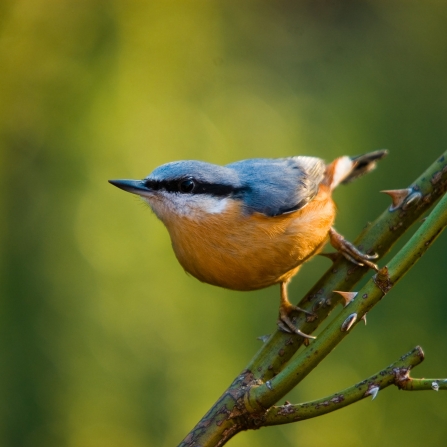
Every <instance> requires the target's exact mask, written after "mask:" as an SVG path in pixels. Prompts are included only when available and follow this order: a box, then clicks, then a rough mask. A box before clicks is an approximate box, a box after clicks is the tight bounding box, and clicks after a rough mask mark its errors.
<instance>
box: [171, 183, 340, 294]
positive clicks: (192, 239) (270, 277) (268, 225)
mask: <svg viewBox="0 0 447 447" xmlns="http://www.w3.org/2000/svg"><path fill="white" fill-rule="evenodd" d="M230 203H231V205H228V206H227V208H226V209H225V210H224V211H223V212H222V213H219V214H208V213H201V214H200V213H199V214H195V215H194V217H193V218H191V217H185V216H180V217H179V216H177V217H176V218H175V219H172V220H170V221H169V222H165V225H166V227H167V228H168V231H169V233H170V236H171V240H172V246H173V248H174V252H175V254H176V256H177V259H178V260H179V262H180V264H181V265H182V266H183V268H184V269H185V270H186V271H187V272H189V273H190V274H191V275H193V276H195V277H196V278H198V279H199V280H200V281H203V282H206V283H209V284H213V285H216V286H221V287H225V288H227V289H233V290H255V289H261V288H264V287H267V286H270V285H272V284H276V283H279V282H283V281H287V280H288V279H290V278H291V277H292V276H293V275H294V274H295V273H296V272H297V271H298V269H299V267H300V265H301V264H302V263H303V262H304V261H306V260H307V259H309V258H310V257H311V256H313V255H315V254H316V253H318V252H319V251H320V250H321V249H322V247H323V245H324V243H325V242H326V240H327V235H328V231H329V229H330V227H331V226H332V224H333V221H334V217H335V205H334V203H333V201H332V199H331V197H330V192H329V190H328V188H327V187H325V186H324V185H322V186H320V191H319V193H318V195H317V196H316V197H315V198H314V199H313V200H312V201H311V202H310V203H309V204H308V205H307V206H306V207H305V208H303V209H302V210H298V211H296V212H294V213H290V214H285V215H281V216H276V217H267V216H265V215H263V214H261V213H254V214H251V215H244V213H242V212H241V210H240V206H241V205H240V203H239V202H238V201H234V202H230Z"/></svg>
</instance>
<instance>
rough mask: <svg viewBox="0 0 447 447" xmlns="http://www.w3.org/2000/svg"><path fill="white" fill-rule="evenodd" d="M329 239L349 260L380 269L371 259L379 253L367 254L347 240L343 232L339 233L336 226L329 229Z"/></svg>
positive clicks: (376, 269)
mask: <svg viewBox="0 0 447 447" xmlns="http://www.w3.org/2000/svg"><path fill="white" fill-rule="evenodd" d="M329 240H330V242H331V245H332V246H333V247H334V248H335V249H336V250H337V251H339V252H340V253H341V254H342V255H343V256H344V257H345V258H346V259H347V260H348V261H350V262H352V263H354V264H357V265H360V266H365V265H366V266H368V267H369V268H372V269H374V270H375V271H376V272H377V271H378V270H379V268H378V267H377V265H376V264H374V262H371V259H377V258H378V257H379V255H378V254H377V253H374V254H373V255H367V254H366V253H363V252H361V251H360V250H359V249H358V248H357V247H356V246H355V245H354V244H352V243H351V242H349V241H347V240H346V239H345V238H344V237H343V236H342V235H341V234H339V233H337V232H336V231H335V229H334V228H331V229H330V230H329Z"/></svg>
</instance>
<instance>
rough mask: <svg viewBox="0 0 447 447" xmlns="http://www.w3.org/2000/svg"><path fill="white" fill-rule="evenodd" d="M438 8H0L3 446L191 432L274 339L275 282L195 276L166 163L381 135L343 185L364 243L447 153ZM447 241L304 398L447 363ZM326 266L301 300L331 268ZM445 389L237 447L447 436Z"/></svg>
mask: <svg viewBox="0 0 447 447" xmlns="http://www.w3.org/2000/svg"><path fill="white" fill-rule="evenodd" d="M446 24H447V4H446V3H445V2H442V1H441V2H440V1H436V0H427V1H424V2H420V1H412V0H400V1H399V0H391V1H390V0H379V1H378V0H370V1H366V0H355V1H338V2H335V1H324V0H304V1H300V2H292V1H275V2H269V1H266V0H264V1H262V0H253V1H242V2H234V1H217V0H216V1H188V2H184V1H166V2H156V1H137V0H129V1H124V0H121V1H120V0H116V1H109V2H107V1H102V0H88V1H87V0H81V1H80V0H76V1H75V0H71V1H70V0H57V1H56V0H15V1H11V0H3V1H2V2H1V3H0V67H1V69H0V173H1V175H0V182H1V183H0V186H1V187H0V198H1V199H0V200H1V211H0V212H1V219H0V240H1V247H2V248H1V251H2V255H3V256H2V261H1V267H2V276H1V298H0V391H1V396H0V445H1V446H5V447H19V446H20V447H21V446H23V447H41V446H42V447H43V446H45V447H53V446H54V447H56V446H57V447H64V446H66V447H121V446H126V447H127V446H130V447H143V446H173V445H177V443H179V442H180V441H181V439H183V437H184V436H185V435H186V434H187V432H188V431H189V430H190V429H191V428H192V427H193V426H194V425H195V423H196V422H197V421H198V420H199V418H200V417H201V416H202V415H203V414H204V413H205V412H206V411H207V410H208V408H209V407H210V406H211V404H212V403H213V402H214V401H215V400H216V399H217V398H218V396H219V395H220V394H221V392H222V391H223V390H224V389H225V387H226V386H227V385H228V384H229V383H230V382H231V381H232V379H233V378H234V377H235V376H236V375H237V374H238V373H239V372H240V371H241V370H242V369H243V368H244V366H245V365H246V364H247V362H248V361H249V359H250V358H251V357H252V356H253V355H254V353H255V352H256V351H257V350H258V349H259V347H260V342H259V341H257V340H256V337H257V336H259V335H262V334H265V333H269V332H271V331H273V330H274V328H275V320H276V315H277V308H278V290H277V289H276V288H270V289H266V290H262V291H258V292H253V293H239V292H231V291H226V290H223V289H218V288H215V287H212V286H208V285H205V284H201V283H200V282H198V281H197V280H195V279H194V278H192V277H188V276H187V275H186V274H185V273H184V272H183V270H182V269H181V267H180V266H179V265H178V263H177V262H176V260H175V257H174V255H173V253H172V250H171V247H170V241H169V238H168V234H167V232H166V230H165V229H164V227H163V225H162V224H161V223H160V222H159V221H157V219H156V218H155V216H154V215H153V214H152V213H151V212H150V210H149V209H148V208H147V207H146V206H145V205H143V204H142V203H141V202H140V201H139V200H138V199H137V198H135V197H133V196H131V195H129V194H125V193H123V192H122V191H119V190H118V189H116V188H114V187H112V186H111V185H109V184H108V183H107V179H109V178H142V177H143V176H145V175H147V174H148V173H149V172H150V171H152V169H154V168H155V167H156V166H158V165H159V164H162V163H165V162H168V161H172V160H176V159H191V158H192V159H201V160H206V161H209V162H214V163H218V164H225V163H229V162H232V161H235V160H238V159H242V158H251V157H281V156H288V155H294V154H307V155H314V156H319V157H322V158H324V159H326V160H331V159H333V158H334V157H336V156H339V155H341V154H351V155H354V154H359V153H363V152H367V151H371V150H375V149H379V148H384V147H386V148H388V149H389V150H390V155H389V157H388V158H387V159H385V160H384V161H383V162H381V164H380V167H379V169H378V170H377V171H375V172H374V173H373V174H371V175H369V176H368V177H365V178H363V179H361V180H359V181H358V182H357V183H355V184H352V185H350V186H349V187H346V188H345V187H341V188H339V190H338V191H337V192H336V200H337V203H338V207H339V215H338V218H337V229H338V230H339V231H340V232H342V233H343V234H344V235H345V236H346V237H347V238H350V239H354V238H355V236H356V235H357V234H358V233H359V231H360V230H361V228H362V227H363V226H364V224H365V223H366V222H367V221H372V220H374V219H375V217H376V216H377V215H378V214H380V213H381V212H382V211H383V210H384V209H385V208H386V207H387V206H388V204H389V199H388V198H387V197H386V196H384V195H381V194H379V193H378V191H379V190H381V189H391V188H401V187H406V186H407V185H408V184H409V183H411V181H412V180H413V179H415V178H416V177H417V176H418V175H419V174H420V173H421V172H422V171H423V170H424V169H425V168H426V167H427V166H428V165H430V164H431V163H432V162H433V161H434V160H435V159H436V157H437V156H439V154H441V153H442V152H443V151H445V149H446V146H447V82H446V80H447V25H446ZM446 253H447V238H446V235H445V234H444V235H442V236H441V237H440V239H439V240H438V242H437V243H436V244H435V245H434V247H433V248H432V249H430V251H429V252H428V253H427V255H426V256H425V257H424V258H423V259H422V260H421V261H420V262H419V263H418V264H417V265H416V267H415V268H414V269H413V270H412V271H411V273H410V274H409V275H408V276H407V277H405V278H404V280H403V281H402V282H401V283H400V284H399V285H398V286H397V287H396V288H395V289H394V290H393V291H392V292H391V293H390V294H389V295H388V296H387V297H386V299H384V300H383V301H382V302H381V303H380V305H379V306H377V307H376V308H375V309H374V311H373V312H371V314H370V315H369V320H368V325H367V326H366V327H363V326H358V327H357V328H356V330H355V333H353V334H352V336H350V337H348V339H346V340H345V342H344V343H343V344H342V345H341V346H339V347H338V348H337V349H336V350H335V351H334V352H333V353H332V355H331V356H329V357H328V358H327V359H326V360H325V361H324V362H323V363H322V364H321V365H320V366H319V367H318V368H317V369H316V370H315V371H314V373H313V374H312V375H311V376H309V377H308V378H306V380H305V381H304V382H303V383H302V385H301V386H300V387H299V388H297V389H296V390H295V391H294V392H293V393H292V394H291V396H290V397H289V400H291V401H293V402H302V401H306V400H310V399H315V398H319V397H322V396H324V395H326V394H329V393H333V392H336V391H338V390H341V389H343V388H345V387H347V386H349V385H351V384H353V383H355V382H357V381H360V380H362V379H363V378H365V377H367V376H369V375H371V374H373V373H374V372H376V371H378V370H379V369H382V368H383V367H385V366H386V365H388V364H389V363H391V362H392V361H395V360H396V359H397V358H398V357H399V356H400V355H401V354H404V353H405V352H407V351H408V350H410V349H411V348H412V347H413V346H415V345H416V344H421V345H422V347H423V348H424V350H425V352H426V354H427V359H426V361H425V362H424V364H422V365H421V366H420V367H418V368H417V370H415V371H414V376H419V377H424V376H425V377H445V376H447V328H446V324H445V321H446V319H447V303H446V301H447V293H446V289H447V280H446V268H447V267H446ZM329 265H330V264H329V261H328V260H327V259H324V258H321V257H319V258H318V259H315V260H313V261H311V262H310V263H308V264H307V265H306V266H305V267H304V268H303V269H302V271H301V274H300V275H298V276H297V277H296V278H295V280H294V281H293V284H292V286H291V288H290V293H291V296H292V297H294V300H295V301H298V299H299V298H300V297H302V296H303V295H304V293H305V292H306V291H307V290H308V289H309V288H310V287H311V285H312V284H313V283H314V282H315V281H316V280H317V278H319V277H320V276H321V274H322V273H323V272H324V271H325V270H326V269H327V268H328V267H329ZM446 443H447V405H446V397H445V395H444V394H443V393H442V392H439V393H435V392H423V393H404V392H399V391H397V389H394V388H389V389H387V390H386V391H383V392H381V393H380V394H379V396H378V398H377V399H376V400H375V401H374V402H371V401H370V400H369V399H368V400H364V401H362V402H360V403H357V404H356V405H353V406H351V407H348V408H346V409H343V410H341V411H338V412H335V413H332V414H330V415H326V416H324V417H321V418H317V419H314V420H309V421H305V422H302V423H297V424H294V425H288V426H282V427H273V428H266V429H262V430H259V431H256V432H247V433H241V434H239V435H238V436H237V437H236V438H234V439H233V440H232V441H231V442H230V445H231V446H233V447H238V446H239V447H241V446H247V445H256V446H260V447H269V446H273V445H278V444H281V445H282V446H284V447H287V446H299V445H306V446H308V447H313V446H315V447H319V446H324V445H331V446H333V447H336V446H343V447H348V446H359V445H362V446H365V447H367V446H377V445H381V446H395V445H406V446H419V445H430V446H445V445H446Z"/></svg>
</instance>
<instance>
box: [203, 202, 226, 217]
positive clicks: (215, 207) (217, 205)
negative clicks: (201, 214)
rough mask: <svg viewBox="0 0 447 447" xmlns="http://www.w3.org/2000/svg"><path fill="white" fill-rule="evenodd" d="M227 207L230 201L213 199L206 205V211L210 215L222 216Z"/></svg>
mask: <svg viewBox="0 0 447 447" xmlns="http://www.w3.org/2000/svg"><path fill="white" fill-rule="evenodd" d="M207 202H208V201H207ZM227 205H228V199H211V200H209V203H207V204H206V207H205V211H206V212H207V213H210V214H220V213H223V212H224V211H225V209H226V208H227Z"/></svg>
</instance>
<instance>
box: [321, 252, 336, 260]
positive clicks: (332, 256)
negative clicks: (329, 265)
mask: <svg viewBox="0 0 447 447" xmlns="http://www.w3.org/2000/svg"><path fill="white" fill-rule="evenodd" d="M318 254H319V255H320V256H324V257H325V258H328V259H330V260H331V261H332V262H335V261H336V260H337V259H338V253H337V252H335V253H318Z"/></svg>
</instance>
